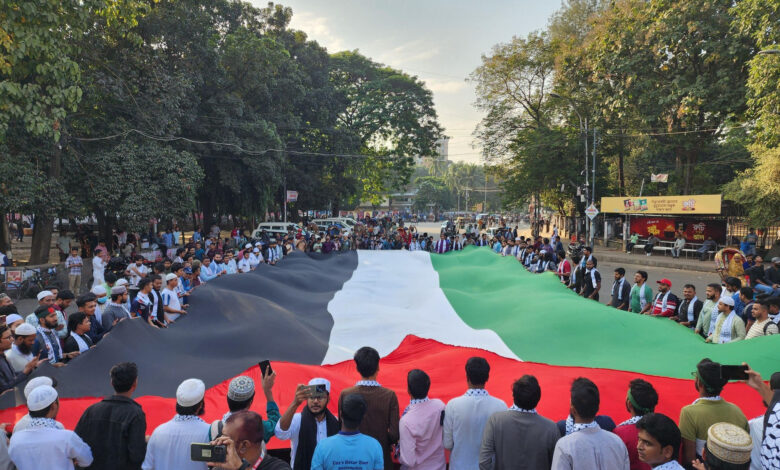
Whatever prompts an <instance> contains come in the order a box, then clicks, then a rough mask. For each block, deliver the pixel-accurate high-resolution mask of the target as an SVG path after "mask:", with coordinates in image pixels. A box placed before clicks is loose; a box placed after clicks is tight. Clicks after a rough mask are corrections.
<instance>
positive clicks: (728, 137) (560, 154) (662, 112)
mask: <svg viewBox="0 0 780 470" xmlns="http://www.w3.org/2000/svg"><path fill="white" fill-rule="evenodd" d="M776 3H777V2H761V1H760V0H755V1H753V0H743V1H741V2H736V4H737V7H735V8H734V9H731V8H732V6H733V4H734V2H732V1H731V0H715V1H712V0H677V1H670V0H648V1H645V0H615V1H610V2H607V1H603V0H569V1H567V2H564V6H563V7H562V8H561V10H560V11H559V12H557V13H556V14H555V15H554V16H553V17H552V19H551V21H550V24H549V26H548V28H547V29H546V30H545V31H541V32H536V33H533V34H531V35H529V36H528V38H526V39H518V38H514V39H513V40H512V41H511V42H510V43H508V44H499V45H497V46H495V47H494V49H493V51H492V54H491V55H489V56H485V57H483V61H482V65H481V66H480V67H479V68H478V69H477V70H476V71H475V72H474V74H473V75H472V78H473V79H474V80H475V81H476V84H477V93H478V105H479V106H480V107H481V108H482V109H483V110H484V111H485V112H486V117H485V118H484V119H483V121H482V123H481V124H480V126H479V127H478V129H477V133H478V138H479V139H480V141H481V143H482V144H483V146H484V148H485V149H486V150H487V152H488V154H490V155H491V156H493V157H494V159H495V160H496V161H497V162H498V163H499V165H497V167H498V168H497V171H498V172H499V174H501V175H502V177H503V181H504V184H503V188H504V189H505V202H506V203H508V204H512V203H514V204H517V203H520V202H522V201H528V200H530V199H531V198H533V197H536V196H539V197H541V199H542V200H543V202H545V203H547V204H548V205H551V206H553V207H555V208H558V209H559V210H566V211H568V210H569V209H571V208H576V209H579V210H582V209H583V208H584V205H583V204H580V203H579V201H578V198H575V193H576V190H577V186H581V185H583V183H584V181H583V180H584V177H583V176H584V175H580V174H579V173H580V171H581V170H582V169H584V161H583V133H582V131H581V129H582V128H583V127H584V125H585V123H586V122H587V125H588V128H589V129H591V132H589V134H588V142H589V145H588V150H587V152H588V161H589V164H588V172H590V163H591V162H592V159H593V158H596V163H597V172H596V194H595V198H594V199H595V200H596V201H598V200H599V197H601V196H605V195H628V194H636V192H638V190H639V187H640V185H641V182H642V180H645V181H648V180H649V177H650V173H651V172H654V173H669V174H670V183H669V184H666V185H655V184H652V185H645V194H653V193H656V194H658V193H661V194H664V193H671V194H693V193H703V192H717V191H719V190H720V188H721V186H722V185H723V184H725V183H726V182H728V181H730V180H731V179H732V178H733V177H734V176H735V175H736V174H737V173H739V172H741V171H742V170H744V169H745V168H746V167H747V166H748V165H749V163H750V159H749V158H748V156H747V150H746V146H747V145H748V144H749V143H750V142H751V140H752V138H751V136H750V134H749V133H746V132H745V129H744V127H745V126H747V125H748V124H749V122H748V121H747V120H746V118H747V116H746V113H745V112H746V110H747V105H750V106H751V107H752V108H753V109H755V112H756V113H757V114H756V115H757V116H759V115H760V116H762V119H763V120H759V122H758V128H759V130H760V129H762V126H770V127H775V126H777V124H778V123H780V119H778V118H777V113H776V109H777V107H778V103H780V100H777V96H778V95H777V93H776V91H777V83H778V80H777V78H778V77H777V73H780V72H778V70H780V69H778V68H777V67H775V69H774V70H769V68H768V67H769V65H770V62H771V60H772V59H774V56H771V57H770V56H762V57H761V58H757V59H753V61H754V62H753V63H758V61H759V60H760V61H761V62H760V64H758V65H761V67H760V68H759V69H758V70H755V71H751V75H750V79H749V77H748V67H747V66H746V64H747V62H748V61H749V60H750V58H751V56H752V54H753V50H754V43H755V41H756V40H757V39H758V38H757V37H756V36H755V35H756V34H758V35H759V36H762V37H763V38H764V40H767V39H766V37H764V36H766V35H767V34H770V33H767V32H766V31H770V32H772V33H771V34H776V30H777V28H774V27H772V25H776V24H777V14H778V9H779V8H778V6H777V5H776ZM770 4H771V5H770ZM735 11H736V13H735ZM738 14H742V15H743V16H745V15H747V16H746V17H745V18H742V19H741V20H739V22H738V23H737V24H738V25H741V27H742V28H743V29H744V31H743V33H742V34H735V33H734V26H733V24H734V21H735V18H736V17H735V15H738ZM751 15H752V16H751ZM773 15H774V16H773ZM747 17H750V18H749V19H748V18H747ZM737 29H739V28H737ZM757 30H760V31H762V32H759V33H757V32H756V31H757ZM751 35H753V37H751ZM772 41H774V42H772V43H773V44H776V43H777V42H778V41H777V38H774V39H772ZM763 77H768V79H766V80H762V78H763ZM751 81H755V82H756V84H755V85H752V84H751ZM746 85H748V86H750V87H751V88H750V92H749V93H748V91H747V88H746ZM551 91H554V92H555V93H556V94H557V95H561V96H563V98H562V99H551V98H550V92H551ZM594 128H595V129H598V141H597V149H596V151H595V157H594V150H593V133H592V129H594ZM578 129H580V132H577V130H578ZM772 135H777V134H776V133H775V134H772ZM759 138H764V137H763V136H761V134H759ZM767 142H769V141H767ZM588 176H589V179H590V180H591V182H592V178H593V175H592V174H589V175H588ZM562 185H563V188H564V189H563V191H561V190H560V188H561V186H562Z"/></svg>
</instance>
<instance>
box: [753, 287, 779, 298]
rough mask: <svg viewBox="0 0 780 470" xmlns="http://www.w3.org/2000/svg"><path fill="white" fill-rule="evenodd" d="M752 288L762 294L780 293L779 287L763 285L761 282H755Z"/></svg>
mask: <svg viewBox="0 0 780 470" xmlns="http://www.w3.org/2000/svg"><path fill="white" fill-rule="evenodd" d="M753 289H755V290H757V291H758V292H760V293H762V294H769V295H772V296H775V295H780V289H775V288H773V287H772V286H765V285H763V284H756V285H755V287H753Z"/></svg>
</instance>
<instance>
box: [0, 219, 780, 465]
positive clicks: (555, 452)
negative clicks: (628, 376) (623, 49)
mask: <svg viewBox="0 0 780 470" xmlns="http://www.w3.org/2000/svg"><path fill="white" fill-rule="evenodd" d="M362 222H364V223H362V224H360V225H359V226H358V228H356V229H355V230H352V231H351V232H349V233H341V230H340V229H339V228H338V227H331V228H330V229H331V230H333V231H332V232H325V233H321V232H317V231H316V230H305V229H304V230H301V231H300V232H298V233H288V234H285V235H282V236H281V237H280V238H279V239H277V238H276V237H275V236H272V235H271V234H265V233H261V234H260V237H259V238H258V239H248V238H247V237H246V236H245V235H242V234H241V233H240V232H239V231H234V233H231V236H230V237H225V238H221V237H220V231H219V229H218V228H217V229H216V230H214V229H212V231H211V232H210V233H208V234H206V233H202V232H200V231H196V232H195V233H194V235H193V236H192V237H191V239H190V241H189V242H187V243H186V244H184V245H182V246H177V245H178V240H177V239H178V236H176V237H174V235H177V234H178V232H176V233H174V232H171V234H170V239H169V238H168V237H164V238H163V243H171V244H172V248H170V250H169V249H168V248H167V247H166V246H165V245H163V249H162V250H161V253H165V256H161V257H160V258H159V259H156V260H154V262H151V263H150V262H149V260H148V259H147V258H145V257H144V256H142V255H141V254H140V253H139V252H137V250H136V247H135V245H134V236H133V235H132V234H130V235H129V236H127V238H123V239H118V240H117V241H116V243H112V244H111V249H109V247H107V246H106V245H105V244H101V243H98V244H97V245H96V246H95V248H94V256H93V258H92V261H91V264H92V271H91V272H92V278H93V279H92V282H91V283H90V284H88V286H87V287H89V289H88V290H86V289H83V287H84V282H83V281H84V280H85V279H83V278H82V277H83V273H86V272H88V271H86V270H85V266H84V261H83V258H82V256H81V254H84V253H83V251H82V249H81V248H80V247H78V246H70V245H67V248H69V249H70V253H69V254H68V256H67V257H65V259H64V262H65V266H66V269H67V270H68V274H69V286H68V287H69V289H58V288H56V287H53V286H52V287H49V288H46V289H45V290H43V291H42V292H40V293H39V294H38V296H37V301H38V305H37V307H36V308H35V310H34V311H33V312H32V313H29V314H27V312H19V311H18V309H17V306H16V305H15V304H13V302H12V301H11V299H10V298H9V297H8V296H7V295H4V294H0V315H6V324H5V325H3V326H0V352H2V353H3V354H0V393H1V392H2V391H5V390H8V389H11V388H13V387H15V386H17V385H20V384H22V383H24V382H25V381H27V380H28V377H29V375H30V374H31V373H32V371H34V370H35V368H36V367H37V366H38V364H39V363H41V362H43V361H48V362H49V363H51V364H52V365H54V366H55V367H62V366H65V365H67V364H68V362H69V361H71V360H73V359H74V358H75V357H77V356H79V355H80V354H84V353H88V352H89V350H90V349H91V348H92V347H94V346H95V345H96V344H98V343H99V342H100V341H101V340H102V338H103V337H104V336H105V335H107V334H110V331H111V329H112V328H114V327H115V326H116V325H117V323H119V322H121V321H125V320H132V319H136V320H137V321H143V322H145V323H147V324H148V325H149V327H151V328H167V327H169V326H171V325H172V324H173V323H175V322H176V321H177V320H178V319H179V318H180V317H181V316H182V315H187V307H188V301H187V299H188V297H189V296H190V295H191V294H192V292H193V289H196V288H197V287H198V286H201V285H204V284H207V283H208V282H210V281H212V280H213V279H215V278H218V277H221V276H225V275H238V274H241V273H247V272H250V271H253V270H255V269H257V267H258V266H259V265H260V264H267V265H271V266H273V265H276V264H277V263H279V262H280V261H281V260H283V259H284V257H285V256H288V255H289V254H290V253H291V252H294V251H305V252H321V253H333V252H340V251H347V250H353V249H358V248H359V249H377V250H380V249H405V250H409V251H418V250H419V251H427V252H432V253H446V252H449V251H458V250H462V249H464V248H465V247H467V246H480V247H488V248H489V249H491V250H493V251H494V252H495V253H497V254H500V255H502V256H512V257H514V258H516V259H517V260H518V262H519V263H521V265H522V266H524V267H525V268H526V269H528V270H529V271H530V272H533V273H545V272H552V273H554V275H555V276H557V277H558V278H559V279H560V282H561V283H562V284H563V286H564V287H565V288H568V289H571V290H572V291H574V292H576V293H577V294H579V295H581V296H583V297H586V298H589V299H593V300H597V301H598V300H599V294H600V291H601V290H602V275H601V273H600V272H599V271H598V260H597V259H596V257H595V256H594V253H593V249H592V248H591V247H588V246H584V244H582V243H576V244H572V245H570V246H569V248H568V250H565V249H564V247H563V244H562V242H561V239H560V237H559V236H558V233H557V227H555V226H554V227H553V235H552V237H550V238H543V237H531V238H526V237H524V236H522V235H520V236H518V233H517V229H514V230H512V229H510V228H501V229H498V230H496V231H495V232H494V233H492V234H491V235H488V234H486V233H479V232H477V231H467V233H466V234H464V235H461V234H459V233H458V232H457V230H456V231H454V232H451V233H447V232H446V231H443V232H442V234H440V237H439V238H438V239H434V237H432V236H429V235H428V234H427V233H423V234H420V233H418V232H417V231H416V229H415V228H414V227H408V228H407V227H405V226H404V224H403V223H396V222H395V221H392V220H390V219H380V220H366V221H362ZM165 233H167V232H164V233H163V235H165ZM178 235H180V234H178ZM63 247H65V245H63ZM128 247H129V248H128ZM110 251H113V252H112V253H111V254H112V255H113V256H111V255H109V252H110ZM169 254H170V255H172V256H168V255H169ZM117 255H119V256H121V257H122V259H123V260H125V261H126V262H122V263H118V262H115V259H116V258H117ZM745 262H746V263H750V264H748V265H745V266H743V275H742V276H740V277H736V276H725V277H724V281H723V282H722V283H714V284H709V285H707V286H706V288H705V296H704V299H699V298H698V295H697V291H696V286H694V285H692V284H685V285H684V286H683V289H682V297H681V298H679V297H677V296H676V295H675V294H674V293H672V283H671V281H669V280H668V279H665V278H664V279H659V280H657V281H656V285H657V290H655V291H654V290H653V289H652V288H651V287H650V285H649V284H648V274H647V272H645V271H642V270H639V271H637V272H635V273H634V276H633V284H632V283H631V282H630V281H629V280H628V279H627V277H626V276H627V273H626V271H625V269H623V268H617V269H615V270H614V278H613V280H612V288H611V291H610V296H611V299H610V302H609V305H610V306H612V307H614V308H616V309H619V310H624V311H626V312H631V313H634V314H644V315H652V316H657V317H666V318H669V319H671V320H673V321H675V322H677V323H679V324H680V325H681V326H682V327H685V328H688V329H690V330H691V332H692V334H699V335H701V336H702V337H703V338H705V340H706V341H708V342H713V343H728V342H733V341H739V340H743V339H751V338H754V337H757V336H764V335H771V334H778V322H779V321H780V258H773V259H772V263H771V266H769V267H768V268H765V267H764V265H763V259H761V257H760V256H754V257H752V258H751V259H749V260H745ZM72 303H75V304H76V307H77V311H76V312H72V313H70V314H66V310H67V309H68V308H69V307H70V305H71V304H72ZM25 314H26V315H25ZM355 363H356V366H357V369H358V372H359V373H360V375H361V380H359V381H358V382H357V383H356V385H355V386H354V387H351V388H349V389H345V390H342V391H341V394H340V396H339V398H338V405H337V409H338V415H334V414H333V413H332V412H331V411H330V409H329V408H328V404H329V400H330V383H329V382H328V381H327V380H326V379H323V378H313V379H312V380H311V381H310V382H309V384H308V385H301V386H299V387H298V389H297V390H296V391H295V398H294V400H293V402H292V403H291V404H290V406H289V407H288V409H287V410H286V411H285V412H284V413H283V414H282V413H281V412H280V409H279V407H278V406H277V405H276V403H275V402H274V399H273V394H272V388H273V383H274V378H275V375H274V374H270V375H268V376H265V377H264V378H263V384H262V388H263V392H264V393H265V396H266V402H267V407H266V416H265V418H263V417H262V416H261V415H259V414H258V413H256V412H254V411H251V410H249V408H250V406H251V405H252V402H253V399H254V396H255V395H254V392H255V388H254V383H253V382H252V380H251V379H250V378H248V377H244V376H242V377H237V378H236V379H234V380H233V381H232V382H231V384H230V388H229V391H228V395H227V397H226V398H227V404H228V407H229V409H230V412H229V413H227V414H226V415H225V416H224V417H223V419H222V420H219V422H215V423H211V424H209V423H205V422H203V421H202V420H201V419H200V417H199V416H201V415H202V414H203V411H204V394H205V385H204V384H203V382H202V381H200V380H198V379H189V380H186V381H184V382H183V383H182V384H181V385H180V387H179V389H178V390H177V392H176V397H177V405H176V416H175V417H174V418H173V420H171V421H170V422H168V423H166V424H164V425H161V426H160V427H158V428H157V429H156V430H154V432H153V433H152V434H151V436H150V437H148V439H147V438H146V435H145V432H146V421H145V415H144V413H143V410H142V409H141V407H140V405H138V403H137V402H135V401H133V400H132V394H133V392H134V391H135V388H136V386H137V381H138V370H137V368H136V367H135V365H134V364H132V363H123V364H119V365H117V366H115V367H114V368H113V369H112V371H111V383H112V386H113V387H114V389H115V391H116V394H115V395H114V396H112V397H109V398H107V399H105V400H103V401H102V402H100V403H98V404H96V405H94V406H93V407H90V408H89V409H88V410H87V411H86V412H85V413H84V415H83V416H82V418H81V420H80V421H79V424H78V426H76V429H75V432H73V431H67V430H64V429H63V427H62V425H61V424H59V423H58V422H57V421H56V416H57V412H58V410H59V401H58V397H57V393H56V384H55V383H54V382H53V381H52V380H51V379H47V378H46V377H36V378H35V379H32V380H29V381H28V382H27V385H26V386H25V397H26V399H27V405H28V409H29V415H28V416H27V417H26V419H23V420H22V421H20V422H19V423H18V424H17V425H16V428H15V429H14V432H13V434H12V436H11V441H10V446H9V447H8V448H7V449H5V454H6V455H5V462H6V463H7V464H9V465H10V461H12V462H13V463H14V464H15V465H16V467H17V468H19V469H22V470H24V469H28V468H29V469H32V468H54V469H57V468H73V467H72V462H74V461H75V462H76V464H77V465H79V466H80V467H88V468H96V469H97V468H143V469H145V470H146V469H148V470H152V469H171V470H173V469H177V470H178V469H189V468H192V469H204V468H206V464H205V463H202V462H192V461H191V460H190V447H189V445H190V444H191V443H193V442H212V444H214V445H224V446H226V449H227V462H225V463H220V464H219V468H241V469H247V468H266V469H277V468H293V469H309V468H311V469H318V470H319V469H338V470H345V469H364V468H365V469H383V468H384V469H391V468H394V465H398V464H400V465H401V467H402V468H407V469H421V470H422V469H442V468H445V465H446V463H445V449H446V450H449V451H450V454H449V455H450V456H449V468H450V469H453V470H458V469H476V468H479V469H480V470H489V469H517V468H554V469H564V468H566V469H568V468H583V469H592V468H604V469H612V468H615V469H619V468H631V469H640V468H641V469H644V468H660V469H673V468H681V467H680V464H682V465H683V466H684V467H685V468H697V469H701V468H707V469H720V468H729V469H731V468H734V469H738V468H756V469H758V468H767V469H775V468H780V443H778V439H779V438H780V404H779V403H778V397H779V396H778V390H779V389H780V374H775V375H773V377H772V380H771V381H770V387H768V386H767V385H766V384H765V383H764V382H763V380H762V379H761V377H760V376H759V375H758V374H757V373H755V372H753V371H749V374H750V379H749V380H748V384H749V385H750V386H751V387H753V388H754V389H756V390H757V391H758V393H759V394H760V396H761V398H762V399H763V400H764V402H765V403H766V404H767V405H768V410H767V415H766V417H762V418H760V419H759V418H756V419H754V420H751V421H750V423H749V424H748V421H747V419H746V418H745V416H744V414H742V412H741V411H740V410H739V409H738V408H737V407H736V406H734V405H733V404H730V403H727V402H726V401H725V400H723V399H722V398H721V397H720V395H719V394H720V391H721V390H722V388H723V386H724V385H725V381H724V380H722V379H721V378H720V375H719V373H720V365H719V364H716V363H714V362H712V361H709V360H706V359H705V360H703V361H702V362H700V363H699V364H698V366H697V368H696V369H697V370H696V387H697V390H698V391H699V393H700V398H699V400H697V401H696V402H695V403H694V404H692V405H690V406H688V407H686V408H684V409H683V410H682V412H681V415H680V417H679V421H678V422H679V427H678V425H677V424H675V422H674V421H673V420H672V419H670V418H669V417H666V416H664V415H661V414H658V413H654V409H655V407H656V405H657V404H658V397H657V394H656V393H655V390H654V389H653V387H652V384H650V383H648V382H646V381H643V380H641V379H636V380H634V381H632V382H631V384H629V386H628V389H627V398H626V403H625V405H626V409H627V410H628V411H629V412H630V413H631V415H632V418H631V419H629V420H628V421H626V422H624V423H621V424H620V425H617V426H616V425H615V423H614V421H613V420H612V419H611V418H610V417H608V416H604V415H598V408H599V393H598V388H597V387H596V385H595V384H594V383H593V382H591V381H590V380H588V379H586V378H580V379H577V380H576V381H574V383H573V384H572V387H571V403H570V405H571V406H570V409H571V411H570V413H571V414H570V416H568V417H567V418H566V419H565V420H561V421H559V422H557V423H556V422H553V421H550V420H549V419H547V418H544V417H542V416H540V415H539V414H538V413H537V412H536V406H537V404H538V402H539V400H540V397H541V388H540V385H539V383H538V381H537V380H536V379H535V378H534V377H533V376H523V377H521V378H519V379H518V380H517V381H516V382H515V384H514V385H513V390H512V406H511V407H510V408H509V409H507V406H506V404H505V402H504V401H502V400H501V399H499V398H496V397H491V396H490V395H489V394H488V393H487V391H486V390H485V384H486V382H487V380H488V378H489V370H490V368H489V365H488V363H487V361H486V360H484V359H482V358H472V359H471V360H469V362H468V363H467V364H466V383H467V386H468V390H467V391H466V393H465V394H464V395H463V396H461V397H457V398H455V399H453V400H450V401H449V403H447V404H444V403H443V402H442V401H440V400H436V399H431V398H429V397H428V391H429V389H430V385H431V384H430V377H429V376H428V375H427V374H426V373H425V372H424V371H422V370H412V371H409V374H408V377H407V382H408V393H409V395H410V397H411V400H410V402H409V405H408V406H407V407H406V408H405V409H404V410H403V412H399V411H400V410H399V404H398V398H397V396H396V395H395V393H394V392H393V391H392V390H389V389H387V388H384V387H382V386H381V385H380V384H379V383H378V382H377V373H378V364H379V355H378V353H377V352H376V351H375V350H373V349H372V348H362V349H361V350H359V351H358V352H357V353H356V354H355ZM318 386H319V389H320V390H321V389H324V392H321V393H315V392H314V388H312V387H318ZM301 406H303V409H302V410H300V411H298V410H299V409H300V407H301ZM109 417H110V419H109ZM20 425H21V427H20ZM748 433H749V434H748ZM273 436H276V438H278V439H282V440H290V444H291V462H290V465H289V467H288V466H287V464H286V463H285V462H283V461H281V460H279V459H275V458H273V457H270V456H269V455H268V453H267V452H266V448H265V443H266V442H268V440H269V439H271V437H273ZM42 440H46V442H51V443H52V444H51V445H50V448H51V449H52V452H43V453H42V452H40V451H39V450H38V451H36V450H35V449H39V443H40V442H42ZM147 441H148V442H147ZM3 444H4V440H3V439H0V470H2V469H3V468H5V467H2V462H3V453H4V452H3ZM751 453H752V457H751ZM9 457H10V460H9ZM751 459H752V464H751V463H750V462H751ZM751 465H752V466H751ZM760 465H763V467H762V466H760ZM9 468H10V467H9Z"/></svg>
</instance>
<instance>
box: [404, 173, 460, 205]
mask: <svg viewBox="0 0 780 470" xmlns="http://www.w3.org/2000/svg"><path fill="white" fill-rule="evenodd" d="M414 184H415V186H417V195H416V196H415V198H414V205H413V208H414V209H415V210H417V211H420V212H425V213H427V212H434V213H435V212H438V211H439V210H441V209H444V208H448V207H450V206H451V198H450V192H449V191H448V189H447V185H446V184H445V182H444V179H443V178H439V177H436V176H421V177H419V178H417V179H416V180H415V181H414Z"/></svg>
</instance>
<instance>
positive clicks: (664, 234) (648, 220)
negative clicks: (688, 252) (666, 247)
mask: <svg viewBox="0 0 780 470" xmlns="http://www.w3.org/2000/svg"><path fill="white" fill-rule="evenodd" d="M675 231H679V232H682V234H683V236H684V237H685V239H686V240H687V241H689V242H693V243H701V242H703V241H704V240H706V239H707V237H712V239H713V240H715V241H716V242H718V243H724V242H725V241H726V221H725V220H696V219H688V218H676V217H636V218H632V219H631V233H636V234H638V235H639V236H640V237H642V238H647V237H648V236H650V235H651V234H652V235H655V236H656V237H658V238H660V239H661V240H667V241H672V240H674V233H675Z"/></svg>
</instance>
